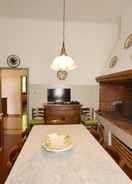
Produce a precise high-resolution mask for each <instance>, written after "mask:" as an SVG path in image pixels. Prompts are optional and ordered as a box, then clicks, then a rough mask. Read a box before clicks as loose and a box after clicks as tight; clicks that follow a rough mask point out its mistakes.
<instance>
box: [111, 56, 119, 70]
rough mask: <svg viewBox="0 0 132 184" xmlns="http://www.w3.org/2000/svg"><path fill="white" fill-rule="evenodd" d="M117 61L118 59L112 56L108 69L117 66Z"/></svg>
mask: <svg viewBox="0 0 132 184" xmlns="http://www.w3.org/2000/svg"><path fill="white" fill-rule="evenodd" d="M117 61H118V57H117V56H113V57H112V58H111V61H110V63H109V68H113V67H114V66H115V65H116V64H117Z"/></svg>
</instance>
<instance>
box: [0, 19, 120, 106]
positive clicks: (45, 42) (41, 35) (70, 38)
mask: <svg viewBox="0 0 132 184" xmlns="http://www.w3.org/2000/svg"><path fill="white" fill-rule="evenodd" d="M0 27H1V30H0V52H1V54H0V66H7V64H6V59H7V57H8V56H9V55H10V54H16V55H18V56H20V58H21V65H20V66H21V67H28V68H29V80H30V94H29V97H30V107H32V106H34V105H37V106H38V105H41V104H42V102H43V101H44V100H45V99H46V96H45V95H44V93H43V92H42V89H43V87H44V86H48V85H51V86H52V85H55V86H63V87H65V86H67V85H71V86H73V91H74V92H73V94H74V95H73V96H74V97H73V98H77V99H76V100H81V102H82V103H83V104H88V105H91V106H94V107H97V105H98V86H97V83H96V81H95V77H96V76H98V75H100V74H101V72H102V68H103V67H104V65H105V61H106V59H107V58H108V55H109V54H110V51H111V49H112V48H113V45H114V44H115V42H116V39H117V35H118V25H117V24H115V23H105V22H104V23H103V22H97V23H96V22H85V21H82V22H77V21H74V22H70V23H69V24H67V25H66V47H67V52H68V54H69V55H70V56H72V57H73V59H74V60H75V63H76V65H77V69H76V70H74V71H70V72H69V76H68V79H66V80H65V81H60V80H58V79H57V78H56V72H55V71H52V70H51V69H50V68H49V66H50V64H51V62H52V61H53V59H54V58H55V57H56V56H57V55H59V53H60V47H61V34H62V26H61V23H60V22H55V21H48V20H44V19H39V20H38V19H26V18H25V19H24V18H23V19H22V18H4V17H1V18H0ZM37 85H40V87H41V89H40V93H39V92H37V93H36V90H37V91H38V86H37ZM91 86H92V87H91ZM75 89H76V90H75ZM92 93H93V94H94V95H92ZM33 94H35V95H33ZM40 95H41V96H40ZM41 99H43V101H42V100H41ZM40 100H41V102H40Z"/></svg>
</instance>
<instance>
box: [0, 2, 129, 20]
mask: <svg viewBox="0 0 132 184" xmlns="http://www.w3.org/2000/svg"><path fill="white" fill-rule="evenodd" d="M130 1H131V0H66V12H67V17H68V18H69V19H73V20H77V21H87V20H88V21H114V22H117V21H118V20H119V17H120V16H121V14H122V12H123V11H124V9H125V8H126V6H127V5H128V3H129V2H130ZM61 13H62V0H0V16H10V17H11V16H13V17H14V16H15V17H25V18H39V19H40V18H42V19H43V18H44V19H48V20H54V19H58V18H60V17H61Z"/></svg>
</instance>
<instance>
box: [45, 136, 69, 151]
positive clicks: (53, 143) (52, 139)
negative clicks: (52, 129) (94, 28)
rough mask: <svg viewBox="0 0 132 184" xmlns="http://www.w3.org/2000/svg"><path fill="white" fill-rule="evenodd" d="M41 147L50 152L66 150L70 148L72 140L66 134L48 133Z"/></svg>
mask: <svg viewBox="0 0 132 184" xmlns="http://www.w3.org/2000/svg"><path fill="white" fill-rule="evenodd" d="M42 148H45V149H46V150H47V151H51V152H60V151H67V150H69V149H71V148H72V140H71V137H70V136H69V135H68V134H63V133H52V134H48V135H47V136H45V138H44V141H43V142H42Z"/></svg>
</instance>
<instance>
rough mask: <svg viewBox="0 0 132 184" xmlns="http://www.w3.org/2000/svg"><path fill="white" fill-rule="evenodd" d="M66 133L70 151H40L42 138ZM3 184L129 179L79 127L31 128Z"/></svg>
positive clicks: (98, 183)
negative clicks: (71, 144)
mask: <svg viewBox="0 0 132 184" xmlns="http://www.w3.org/2000/svg"><path fill="white" fill-rule="evenodd" d="M60 131H65V132H68V133H69V134H70V135H71V137H72V140H73V148H72V150H69V151H66V152H60V153H51V152H47V151H45V150H43V149H42V148H41V142H42V140H43V137H44V136H45V135H46V134H49V133H53V132H60ZM6 184H131V181H130V180H129V178H128V177H127V176H126V175H125V173H124V172H123V171H122V170H121V169H120V168H119V167H118V165H117V164H116V163H115V162H114V161H113V160H112V158H111V157H110V156H109V155H108V154H107V153H106V152H105V150H104V149H103V148H102V147H101V146H100V145H99V143H98V142H97V141H96V140H95V139H94V137H93V136H92V135H91V134H90V133H89V132H88V131H87V130H86V128H85V127H84V126H83V125H42V126H34V127H33V129H32V131H31V133H30V135H29V137H28V139H27V141H26V143H25V145H24V147H23V149H22V151H21V153H20V155H19V157H18V159H17V161H16V163H15V165H14V166H13V168H12V171H11V173H10V174H9V177H8V178H7V181H6Z"/></svg>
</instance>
